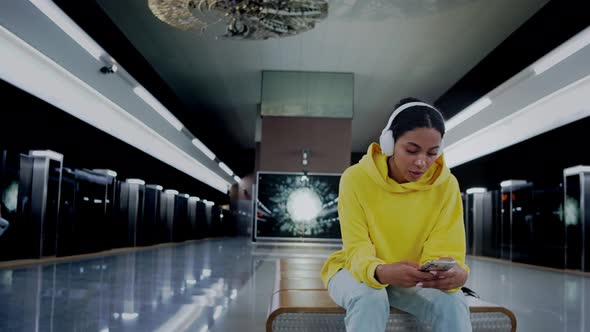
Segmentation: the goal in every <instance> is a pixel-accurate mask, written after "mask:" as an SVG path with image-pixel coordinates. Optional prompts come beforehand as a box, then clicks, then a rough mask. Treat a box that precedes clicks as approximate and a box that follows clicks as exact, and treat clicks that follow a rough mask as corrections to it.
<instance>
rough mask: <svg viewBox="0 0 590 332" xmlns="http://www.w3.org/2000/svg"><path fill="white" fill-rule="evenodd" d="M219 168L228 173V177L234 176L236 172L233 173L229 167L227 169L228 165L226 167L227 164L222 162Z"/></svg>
mask: <svg viewBox="0 0 590 332" xmlns="http://www.w3.org/2000/svg"><path fill="white" fill-rule="evenodd" d="M219 168H221V169H222V170H223V171H224V172H226V173H227V175H229V176H232V175H234V172H233V171H232V170H231V169H230V168H229V167H227V165H226V164H224V163H222V162H220V163H219Z"/></svg>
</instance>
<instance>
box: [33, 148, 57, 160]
mask: <svg viewBox="0 0 590 332" xmlns="http://www.w3.org/2000/svg"><path fill="white" fill-rule="evenodd" d="M30 154H31V155H32V156H35V157H47V158H49V159H53V160H57V161H63V160H64V155H63V154H61V153H57V152H55V151H51V150H31V151H30Z"/></svg>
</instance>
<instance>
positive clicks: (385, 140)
mask: <svg viewBox="0 0 590 332" xmlns="http://www.w3.org/2000/svg"><path fill="white" fill-rule="evenodd" d="M379 145H380V146H381V152H382V153H383V154H384V155H386V156H391V155H393V146H394V145H395V141H394V139H393V132H392V131H391V130H386V131H385V132H383V133H382V134H381V137H379Z"/></svg>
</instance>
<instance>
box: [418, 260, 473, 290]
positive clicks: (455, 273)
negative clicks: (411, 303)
mask: <svg viewBox="0 0 590 332" xmlns="http://www.w3.org/2000/svg"><path fill="white" fill-rule="evenodd" d="M431 273H432V272H431ZM433 274H434V273H433ZM467 277H468V273H467V271H465V269H464V268H462V267H461V266H459V265H455V266H454V267H453V268H452V269H450V270H448V271H436V278H437V279H434V280H431V281H423V282H422V283H421V284H422V285H417V286H420V287H423V288H436V289H440V290H441V291H448V290H451V289H455V288H460V287H462V286H463V285H465V283H466V282H467Z"/></svg>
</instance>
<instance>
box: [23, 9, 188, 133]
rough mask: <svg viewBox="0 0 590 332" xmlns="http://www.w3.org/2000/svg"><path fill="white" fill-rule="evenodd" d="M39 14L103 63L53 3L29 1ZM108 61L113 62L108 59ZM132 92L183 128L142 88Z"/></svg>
mask: <svg viewBox="0 0 590 332" xmlns="http://www.w3.org/2000/svg"><path fill="white" fill-rule="evenodd" d="M30 1H31V2H32V3H33V4H34V5H35V6H36V7H37V8H39V10H41V12H43V13H44V14H45V15H46V16H47V17H49V19H51V20H52V21H53V22H54V23H55V24H56V25H57V26H59V27H60V28H61V29H62V30H63V31H64V32H65V33H66V34H68V35H69V36H70V37H71V38H72V39H73V40H74V41H75V42H76V43H78V44H79V45H80V46H81V47H82V48H84V49H85V50H86V51H87V52H88V53H90V55H92V57H94V58H95V59H96V60H98V61H100V62H103V61H102V60H101V56H105V57H106V56H108V54H107V52H106V51H105V50H104V49H103V48H102V47H100V45H98V44H97V43H96V42H95V41H94V40H93V39H92V38H90V36H88V34H87V33H86V32H85V31H84V30H82V29H81V28H80V27H79V26H78V25H77V24H76V23H75V22H74V21H73V20H72V19H71V18H70V17H69V16H68V15H66V14H65V13H64V12H63V11H62V10H61V9H60V8H59V7H58V6H57V5H56V4H55V3H53V1H47V0H30ZM109 60H110V61H113V62H114V60H113V59H111V58H110V57H109ZM133 92H135V94H137V95H138V96H139V97H140V98H141V99H143V100H144V101H145V102H146V103H147V104H148V105H150V107H151V108H153V109H154V110H155V111H156V112H158V114H160V115H161V116H162V117H163V118H164V119H165V120H166V121H168V122H169V123H170V124H171V125H172V126H173V127H174V128H176V130H179V131H180V130H181V129H182V128H183V127H184V126H183V124H182V122H180V121H179V120H178V119H177V118H176V117H175V116H174V115H172V113H170V111H169V110H168V109H167V108H166V107H164V105H162V104H161V103H160V102H159V101H158V100H157V99H156V98H154V96H153V95H152V94H151V93H149V92H148V91H147V90H146V89H145V88H144V87H142V86H137V87H135V88H134V89H133Z"/></svg>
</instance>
